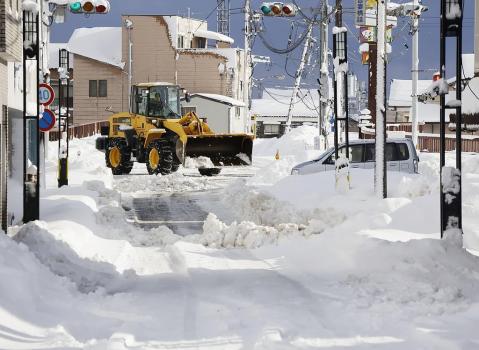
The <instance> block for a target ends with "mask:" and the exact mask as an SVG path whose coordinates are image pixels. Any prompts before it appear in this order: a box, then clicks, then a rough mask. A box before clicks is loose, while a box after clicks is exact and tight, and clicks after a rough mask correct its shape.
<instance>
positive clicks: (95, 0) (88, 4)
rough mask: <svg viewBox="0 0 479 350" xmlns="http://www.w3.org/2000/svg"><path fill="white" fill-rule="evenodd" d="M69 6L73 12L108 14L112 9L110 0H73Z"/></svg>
mask: <svg viewBox="0 0 479 350" xmlns="http://www.w3.org/2000/svg"><path fill="white" fill-rule="evenodd" d="M68 8H69V9H70V12H71V13H84V14H92V13H99V14H106V13H108V12H109V11H110V2H109V1H108V0H82V1H77V0H73V1H71V2H70V4H69V6H68Z"/></svg>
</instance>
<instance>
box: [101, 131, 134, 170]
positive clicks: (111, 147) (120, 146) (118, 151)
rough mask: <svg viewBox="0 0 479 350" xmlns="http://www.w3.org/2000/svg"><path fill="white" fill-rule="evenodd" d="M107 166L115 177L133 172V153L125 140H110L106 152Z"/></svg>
mask: <svg viewBox="0 0 479 350" xmlns="http://www.w3.org/2000/svg"><path fill="white" fill-rule="evenodd" d="M105 160H106V166H107V167H109V168H111V172H112V173H113V175H126V174H129V173H130V172H131V168H132V167H133V163H132V162H131V151H130V149H129V147H128V145H127V143H126V140H123V139H110V141H109V143H108V147H107V149H106V152H105Z"/></svg>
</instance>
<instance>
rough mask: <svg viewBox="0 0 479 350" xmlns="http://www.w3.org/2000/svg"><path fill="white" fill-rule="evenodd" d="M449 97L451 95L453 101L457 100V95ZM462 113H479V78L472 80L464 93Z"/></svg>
mask: <svg viewBox="0 0 479 350" xmlns="http://www.w3.org/2000/svg"><path fill="white" fill-rule="evenodd" d="M448 95H451V99H455V94H448ZM448 95H446V96H448ZM462 113H463V114H474V113H479V78H473V79H471V80H470V81H469V84H468V85H467V87H466V88H465V89H464V91H463V92H462Z"/></svg>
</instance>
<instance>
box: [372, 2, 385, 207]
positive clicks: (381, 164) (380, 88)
mask: <svg viewBox="0 0 479 350" xmlns="http://www.w3.org/2000/svg"><path fill="white" fill-rule="evenodd" d="M386 8H387V0H379V1H378V9H377V21H376V23H377V33H378V35H377V45H378V46H377V64H376V75H377V84H376V165H375V174H374V180H375V186H374V188H375V191H376V195H377V196H378V197H380V198H386V197H387V178H386V176H387V173H386V157H385V153H386V152H385V150H386Z"/></svg>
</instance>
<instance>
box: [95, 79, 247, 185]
mask: <svg viewBox="0 0 479 350" xmlns="http://www.w3.org/2000/svg"><path fill="white" fill-rule="evenodd" d="M180 91H181V89H180V88H179V87H178V86H177V85H174V84H169V83H144V84H138V85H135V86H133V89H132V101H130V103H131V107H132V112H131V113H130V112H121V113H116V114H113V115H112V116H111V117H110V118H109V120H108V121H109V125H108V126H107V127H102V129H101V134H102V137H99V138H97V140H96V148H97V149H98V150H100V151H102V152H105V160H106V165H107V167H109V168H111V171H112V173H113V174H114V175H122V174H129V173H130V171H131V169H132V167H133V162H134V161H136V162H139V163H146V168H147V170H148V173H149V174H162V175H166V174H169V173H172V172H175V171H176V170H178V167H179V165H180V164H184V163H185V161H186V158H188V157H190V158H197V157H207V158H209V159H210V160H211V162H212V163H213V164H214V165H215V166H230V165H248V164H251V154H252V150H253V135H247V134H215V133H214V132H213V131H212V130H211V129H210V128H209V126H208V124H207V123H206V122H205V121H203V120H202V119H201V118H199V117H198V116H197V115H196V114H195V113H194V112H189V113H187V114H186V115H184V116H181V115H180ZM185 97H186V99H187V100H188V94H186V96H185ZM199 170H200V173H202V175H213V174H217V173H219V168H211V167H210V168H203V169H201V168H200V169H199Z"/></svg>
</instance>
